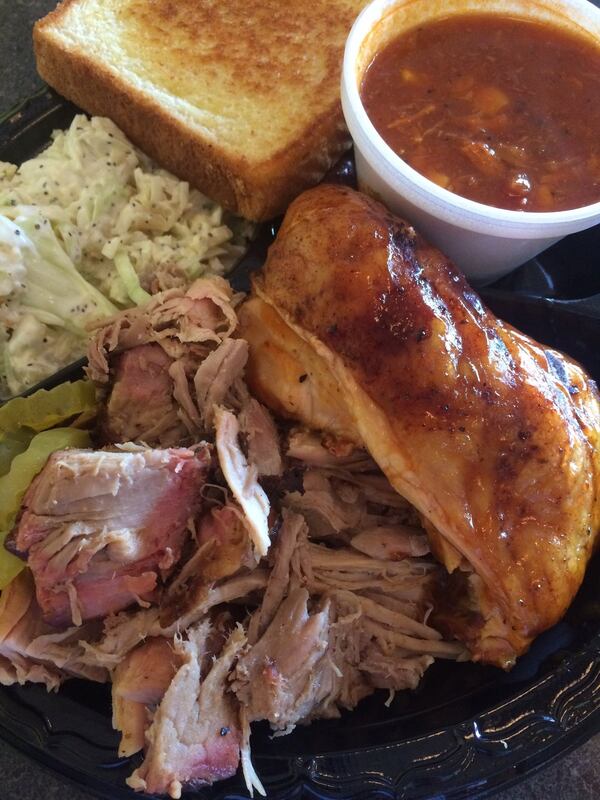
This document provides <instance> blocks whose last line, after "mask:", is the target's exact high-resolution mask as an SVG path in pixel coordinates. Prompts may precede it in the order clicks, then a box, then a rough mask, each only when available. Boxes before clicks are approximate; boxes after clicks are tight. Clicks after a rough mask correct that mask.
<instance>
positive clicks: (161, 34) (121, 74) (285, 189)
mask: <svg viewBox="0 0 600 800" xmlns="http://www.w3.org/2000/svg"><path fill="white" fill-rule="evenodd" d="M365 4H366V0H314V2H310V3H308V2H306V0H286V2H281V0H245V2H239V0H64V2H63V3H61V4H60V5H59V6H58V8H57V9H56V10H55V11H53V12H51V13H50V14H48V15H47V16H46V17H44V19H42V20H40V21H39V22H38V23H37V24H36V25H35V28H34V45H35V53H36V59H37V67H38V71H39V73H40V75H41V76H42V78H44V79H45V80H46V81H47V82H48V83H49V84H50V85H51V86H53V87H54V88H55V89H56V90H57V91H58V92H60V93H61V94H62V95H64V96H65V97H67V98H68V99H69V100H72V101H73V102H75V103H76V104H77V105H79V106H80V107H81V108H83V109H85V110H86V111H87V112H89V113H90V114H99V115H104V116H108V117H110V118H111V119H112V120H114V122H116V123H117V125H119V126H120V127H121V128H122V129H123V131H124V132H125V133H126V134H127V135H128V136H129V137H130V138H131V139H132V141H133V142H134V143H135V144H137V145H138V146H139V147H140V148H141V149H142V150H144V151H145V152H146V153H147V154H148V155H150V156H152V157H153V158H154V159H155V160H156V161H157V162H158V163H159V164H161V165H162V166H164V167H165V168H167V169H169V170H171V171H172V172H174V173H175V174H177V175H178V176H179V177H181V178H183V179H185V180H188V181H189V182H190V183H191V184H193V185H194V186H196V187H198V188H199V189H201V190H202V191H203V192H205V193H206V194H207V195H209V196H210V197H212V198H214V199H215V200H217V201H218V202H219V203H221V204H222V205H223V206H225V207H226V208H228V209H230V210H232V211H235V212H237V213H238V214H241V215H242V216H244V217H247V218H248V219H253V220H264V219H268V218H270V217H272V216H274V215H276V214H278V213H280V212H282V211H283V210H284V209H285V208H286V207H287V205H288V203H289V202H290V200H291V199H292V198H293V197H295V196H296V195H297V194H299V193H300V192H301V191H302V190H303V189H305V188H307V187H308V186H310V185H313V184H315V183H317V182H318V181H319V180H320V179H321V178H322V177H323V175H324V174H325V172H326V171H327V170H328V169H329V167H330V166H331V165H332V164H333V163H334V161H335V160H336V159H337V158H338V157H339V155H340V154H341V153H342V152H343V151H344V149H346V148H347V147H348V146H349V144H350V139H349V136H348V132H347V130H346V127H345V125H344V120H343V116H342V111H341V106H340V98H339V83H340V72H341V62H342V55H343V50H344V43H345V40H346V36H347V34H348V31H349V30H350V27H351V25H352V22H353V21H354V19H355V17H356V16H357V14H358V13H359V11H360V10H361V8H362V7H363V6H364V5H365Z"/></svg>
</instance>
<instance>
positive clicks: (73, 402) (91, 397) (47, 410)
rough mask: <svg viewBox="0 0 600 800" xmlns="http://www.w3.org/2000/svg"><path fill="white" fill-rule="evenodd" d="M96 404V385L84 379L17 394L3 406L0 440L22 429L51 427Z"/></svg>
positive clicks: (42, 429) (89, 409)
mask: <svg viewBox="0 0 600 800" xmlns="http://www.w3.org/2000/svg"><path fill="white" fill-rule="evenodd" d="M95 407H96V390H95V388H94V384H93V383H92V382H91V381H85V380H81V381H74V382H73V383H61V384H60V385H59V386H55V387H54V389H40V390H39V391H37V392H35V393H34V394H31V395H29V397H15V398H14V399H13V400H9V401H8V403H5V404H4V405H3V406H2V407H0V442H4V441H5V439H6V438H8V437H10V436H14V435H15V433H16V432H17V431H19V430H21V429H23V428H30V429H31V430H32V431H37V432H39V431H45V430H48V428H53V427H54V426H55V425H60V424H61V423H62V422H65V421H66V420H68V419H70V418H71V417H75V416H77V415H78V414H83V413H86V412H91V411H93V410H94V409H95Z"/></svg>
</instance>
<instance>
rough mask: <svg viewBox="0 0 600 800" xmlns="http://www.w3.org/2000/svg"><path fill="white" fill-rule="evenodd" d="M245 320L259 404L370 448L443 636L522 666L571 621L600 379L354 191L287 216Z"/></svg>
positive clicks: (587, 543) (337, 190)
mask: <svg viewBox="0 0 600 800" xmlns="http://www.w3.org/2000/svg"><path fill="white" fill-rule="evenodd" d="M240 321H241V336H243V337H244V338H245V339H247V340H248V342H249V345H250V357H249V363H248V382H249V385H250V388H251V390H252V392H253V393H254V394H255V395H256V396H257V397H258V398H259V399H260V400H261V401H262V402H264V403H265V404H266V405H268V406H270V407H271V408H272V409H273V410H274V411H276V412H278V413H280V414H284V415H285V416H287V417H289V418H292V419H295V420H298V421H300V422H302V423H303V424H305V425H306V426H308V427H310V428H315V429H320V430H324V431H326V432H328V433H330V434H333V435H334V436H336V437H338V438H341V439H345V440H348V441H350V442H353V443H355V444H357V445H361V446H364V447H366V449H367V450H368V451H369V452H370V454H371V455H372V457H373V458H374V460H375V461H376V462H377V464H378V465H379V467H380V468H381V469H382V471H383V472H384V473H385V475H386V476H387V478H388V479H389V481H390V483H391V484H392V486H393V487H394V488H395V489H396V491H397V492H399V493H400V494H401V495H403V496H404V497H405V498H406V499H407V500H409V502H410V503H412V504H413V505H414V506H415V507H416V509H417V510H418V511H419V512H420V514H421V516H422V518H423V522H424V526H425V528H426V530H427V532H428V535H429V538H430V544H431V549H432V552H433V553H434V554H435V555H436V557H437V558H438V559H439V560H440V561H442V562H443V563H444V565H445V566H446V568H447V571H448V576H447V578H446V579H445V580H444V582H443V584H442V585H440V586H439V588H438V590H437V594H436V596H435V597H434V607H435V609H434V615H435V618H437V621H438V623H437V624H438V625H441V626H443V627H445V628H446V630H448V631H450V632H451V633H452V634H454V635H455V636H456V637H457V638H459V639H461V640H462V641H464V642H465V643H466V645H467V646H468V647H469V649H470V651H471V654H472V657H473V658H474V659H475V660H481V661H485V662H488V663H492V664H497V665H499V666H502V667H505V668H508V667H510V666H511V665H512V664H513V663H514V660H515V658H516V657H517V656H518V655H520V654H521V653H523V652H524V651H525V650H526V649H527V647H528V646H529V644H530V643H531V641H532V640H533V638H534V637H535V636H537V635H538V634H539V633H540V632H541V631H543V630H545V629H546V628H548V627H549V626H551V625H553V624H554V623H555V622H556V621H558V620H559V619H560V618H561V616H562V615H563V614H564V612H565V611H566V609H567V607H568V606H569V604H570V603H571V601H572V599H573V597H574V595H575V593H576V591H577V589H578V587H579V585H580V584H581V581H582V579H583V575H584V571H585V567H586V564H587V562H588V560H589V558H590V556H591V553H592V550H593V546H594V542H595V539H596V537H597V533H598V528H599V524H600V501H599V498H598V487H599V485H600V455H599V451H598V440H599V436H600V405H599V397H598V392H597V389H596V386H595V384H594V382H593V381H592V380H591V379H590V377H589V376H588V375H587V374H586V373H585V372H584V370H583V369H582V368H581V367H580V366H579V365H578V364H576V363H575V362H573V361H572V360H571V359H569V358H568V357H567V356H565V355H563V354H562V353H559V352H556V351H554V350H549V349H548V348H545V347H544V346H543V345H540V344H538V343H537V342H535V341H533V340H532V339H530V338H529V337H527V336H525V335H523V334H521V333H520V332H519V331H517V330H515V329H514V328H512V327H511V326H510V325H507V324H506V323H504V322H502V321H501V320H499V319H497V318H496V317H495V316H494V315H493V314H492V313H491V312H490V311H489V310H488V309H486V308H485V306H484V305H483V304H482V302H481V300H480V298H479V297H478V296H477V294H476V293H475V292H474V291H473V290H472V289H471V288H470V287H469V285H468V284H467V283H466V281H465V280H464V278H463V276H462V275H461V274H460V272H459V271H458V270H457V269H456V268H455V267H454V266H453V265H452V264H451V263H450V262H449V260H448V259H447V258H445V257H444V256H443V255H442V254H441V253H440V252H439V251H438V250H436V249H435V248H433V247H431V246H430V245H428V244H427V242H425V241H424V240H423V239H422V238H421V237H420V236H419V235H417V234H416V233H415V231H414V230H413V229H412V228H411V227H410V226H409V225H408V224H407V223H405V222H403V221H402V220H400V219H398V218H396V217H394V216H393V215H391V214H390V213H389V212H388V211H387V210H386V209H385V208H384V207H383V206H382V205H380V204H379V203H377V202H376V201H374V200H372V199H370V198H368V197H366V196H365V195H362V194H360V193H358V192H355V191H353V190H351V189H348V188H346V187H342V186H333V185H322V186H320V187H318V188H316V189H313V190H310V191H308V192H305V193H304V194H302V195H301V196H300V197H299V198H298V199H297V200H296V201H295V202H294V203H292V205H291V206H290V208H289V210H288V212H287V214H286V217H285V220H284V222H283V225H282V227H281V230H280V231H279V234H278V236H277V239H276V241H275V243H274V244H273V245H272V247H271V249H270V251H269V256H268V259H267V262H266V264H265V267H264V269H263V270H262V272H261V273H260V274H259V275H258V276H257V277H256V278H255V280H254V285H253V292H252V296H251V298H250V299H249V300H248V301H247V302H246V303H245V304H244V306H243V307H242V309H241V312H240Z"/></svg>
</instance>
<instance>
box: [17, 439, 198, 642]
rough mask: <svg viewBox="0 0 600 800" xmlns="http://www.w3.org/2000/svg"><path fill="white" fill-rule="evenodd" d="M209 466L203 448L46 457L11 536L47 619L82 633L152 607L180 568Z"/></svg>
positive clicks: (84, 452)
mask: <svg viewBox="0 0 600 800" xmlns="http://www.w3.org/2000/svg"><path fill="white" fill-rule="evenodd" d="M208 464H209V455H208V450H207V449H206V448H200V449H197V450H196V451H192V450H188V449H183V448H179V449H169V450H151V449H148V448H141V447H138V448H132V449H129V450H121V451H118V452H112V451H110V452H109V451H87V450H64V451H59V452H56V453H54V454H52V455H51V456H50V458H49V459H48V461H47V463H46V466H45V467H44V469H43V470H42V472H41V473H40V474H39V475H38V476H37V478H36V479H35V480H34V481H33V483H32V485H31V486H30V488H29V490H28V492H27V494H26V496H25V499H24V504H23V513H22V515H21V519H20V521H19V523H18V526H17V528H16V531H15V532H14V534H13V537H12V546H13V547H14V548H15V549H16V550H17V551H18V552H19V553H21V554H23V555H25V556H26V557H27V563H28V564H29V566H30V568H31V570H32V572H33V576H34V578H35V585H36V595H37V600H38V603H39V605H40V607H41V609H42V612H43V615H44V619H45V620H46V621H47V622H49V623H51V624H52V625H56V626H64V625H66V624H68V623H69V622H70V621H71V620H72V621H73V622H74V623H75V624H81V622H82V621H83V620H86V619H91V618H95V617H103V616H106V615H107V614H109V613H112V612H115V611H119V610H121V609H123V608H126V607H127V606H129V605H131V604H132V603H134V602H136V601H138V600H140V599H141V600H142V601H143V600H148V599H150V598H152V595H153V592H154V590H155V588H156V586H157V584H158V582H159V580H160V579H163V578H165V577H166V576H167V575H168V574H169V572H170V571H171V569H172V567H173V566H174V565H175V564H176V562H177V561H178V560H179V557H180V555H181V549H182V546H183V543H184V540H185V536H186V529H187V523H188V520H189V519H190V517H191V516H193V515H194V514H195V513H196V512H197V510H198V506H199V503H200V489H201V488H202V486H203V484H204V480H205V477H206V472H207V469H208Z"/></svg>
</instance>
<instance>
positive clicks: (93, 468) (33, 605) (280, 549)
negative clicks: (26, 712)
mask: <svg viewBox="0 0 600 800" xmlns="http://www.w3.org/2000/svg"><path fill="white" fill-rule="evenodd" d="M238 299H239V298H238V297H237V296H235V295H234V294H233V293H232V291H231V289H230V287H229V285H228V284H227V283H226V282H225V281H223V280H221V279H218V278H211V279H200V280H198V281H196V282H195V283H194V284H193V285H192V286H191V287H190V288H189V289H187V290H185V289H184V288H179V287H175V288H171V289H167V290H166V291H164V292H162V293H160V294H158V295H156V296H155V297H153V298H152V299H151V300H150V302H149V303H147V304H146V305H145V306H142V307H139V308H134V309H129V310H127V311H124V312H122V313H120V314H118V315H116V316H115V317H113V318H112V319H111V320H108V321H107V322H103V323H101V324H100V325H99V327H98V328H97V330H96V332H95V334H94V337H93V340H92V344H91V346H90V352H89V368H88V372H89V374H90V376H91V377H92V378H93V380H94V381H95V382H96V384H97V386H98V387H99V388H100V390H101V395H102V398H103V400H102V412H101V414H100V420H99V421H100V428H99V433H100V435H101V437H103V438H104V441H108V442H110V443H113V447H112V448H110V449H104V450H97V451H93V452H90V451H78V450H69V451H64V452H61V453H55V454H54V455H53V456H51V458H50V459H49V460H48V463H47V464H46V466H45V467H44V469H43V470H42V472H41V473H40V474H39V476H38V477H37V478H36V479H35V480H34V482H33V484H32V485H31V487H30V489H29V491H28V493H27V495H26V497H25V500H24V503H23V510H22V513H21V516H20V519H19V521H18V524H17V527H16V529H15V531H14V532H13V534H12V536H11V546H12V548H13V550H15V551H17V552H18V553H20V554H21V555H22V556H23V557H26V558H27V562H28V566H29V567H30V570H31V571H30V572H25V573H23V575H21V576H19V577H18V578H17V579H15V580H14V581H13V583H12V584H11V585H10V586H9V587H8V589H7V590H5V591H4V592H3V594H2V598H1V599H0V681H2V682H5V683H11V682H14V681H19V682H23V681H26V680H33V681H38V682H42V683H45V684H46V686H47V687H48V688H56V687H57V686H58V685H59V684H60V683H61V682H62V681H63V680H65V679H66V678H68V677H72V676H77V677H87V678H91V679H93V680H107V679H109V678H110V680H111V682H112V700H113V726H114V727H115V729H117V730H118V731H120V733H121V743H120V747H119V755H121V756H129V755H132V754H134V753H137V752H139V751H143V761H142V763H141V765H140V766H139V767H138V769H136V770H135V771H134V773H133V774H132V775H131V777H130V778H129V780H128V783H129V785H130V786H131V787H132V788H134V789H136V790H139V791H144V792H149V793H167V794H169V795H170V796H171V797H173V798H178V797H180V796H181V793H182V791H183V790H184V788H192V789H193V788H194V787H196V786H200V785H204V784H210V783H212V782H214V781H216V780H220V779H222V778H226V777H228V776H231V775H233V774H234V773H235V772H236V770H237V769H238V766H239V765H240V764H241V766H242V769H243V771H244V774H245V777H246V782H247V785H248V789H249V791H250V792H252V791H253V790H254V789H256V790H257V791H259V792H262V793H264V790H263V789H262V786H261V784H260V781H259V779H258V777H257V776H256V773H255V772H254V770H253V767H252V764H251V761H250V745H249V738H250V723H251V722H253V721H255V720H267V721H268V722H269V724H270V725H271V727H272V729H273V730H274V731H276V732H277V733H278V734H280V735H281V734H284V733H288V732H290V731H291V730H292V729H293V728H294V726H296V725H298V724H306V723H308V722H310V721H311V720H314V719H318V718H334V717H337V716H339V714H340V710H341V709H352V708H354V707H355V706H356V704H357V703H359V702H360V700H361V699H363V698H364V697H366V696H367V695H369V694H371V693H372V692H374V691H375V690H376V689H380V688H381V689H388V690H390V691H396V690H402V689H407V688H414V687H415V686H416V685H417V684H418V682H419V680H420V679H421V677H422V675H423V673H424V672H425V670H426V669H427V668H428V667H429V666H430V664H431V663H432V662H433V660H434V659H435V658H453V659H457V658H463V657H464V649H463V647H462V645H458V644H456V643H455V642H452V641H446V640H445V639H444V638H443V637H442V635H441V634H440V633H439V632H438V631H437V630H436V629H435V628H434V627H432V626H431V625H430V624H428V621H427V620H428V619H429V616H430V612H431V610H432V598H433V597H434V596H435V592H434V588H435V586H436V584H437V583H438V582H439V578H440V569H441V568H440V567H439V566H438V565H436V563H435V562H434V561H433V559H432V558H431V556H430V552H429V540H428V537H427V535H426V533H425V531H424V530H423V528H422V527H421V524H420V520H419V517H418V516H417V514H416V513H415V511H414V509H412V508H411V506H410V505H409V504H408V503H407V502H406V501H405V500H404V499H403V498H402V497H400V496H399V495H398V494H397V493H396V492H395V491H394V490H393V489H392V487H391V486H390V484H389V483H388V481H387V479H386V478H385V477H384V476H383V474H382V473H381V472H380V471H379V470H378V469H377V467H376V466H375V464H374V462H373V461H372V459H371V458H370V457H369V456H368V454H367V453H366V452H365V451H364V450H361V449H357V448H356V447H355V445H354V444H352V443H349V442H346V441H342V440H338V439H335V438H334V437H332V436H326V435H320V434H319V433H317V432H314V431H303V430H293V431H291V432H289V433H288V434H287V435H286V434H282V431H281V429H280V428H279V427H278V424H276V423H275V421H274V420H273V418H272V417H271V415H270V413H269V412H268V411H267V409H266V408H265V407H264V406H262V405H261V404H260V403H259V402H258V401H257V400H256V399H254V398H253V397H252V396H251V395H250V393H249V391H248V389H247V387H246V384H245V382H244V369H245V366H246V361H247V357H248V345H247V343H246V342H245V341H244V340H243V339H239V338H236V332H237V316H236V312H235V306H236V304H237V301H238ZM282 424H283V423H282ZM205 439H206V440H208V441H209V442H211V444H207V443H206V441H204V440H205ZM130 440H131V442H130ZM282 441H285V442H286V444H285V446H284V447H283V448H282ZM115 443H119V444H117V445H115ZM184 445H185V446H184ZM213 451H214V453H215V455H216V458H214V459H213V458H212V453H213ZM34 587H35V595H34ZM96 618H97V619H96ZM92 619H96V621H95V622H87V621H86V620H92ZM49 623H51V624H52V625H53V626H56V627H55V628H51V627H50V625H49ZM72 623H75V625H76V626H79V627H73V625H72ZM67 626H69V627H67ZM291 644H293V646H290V645H291Z"/></svg>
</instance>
